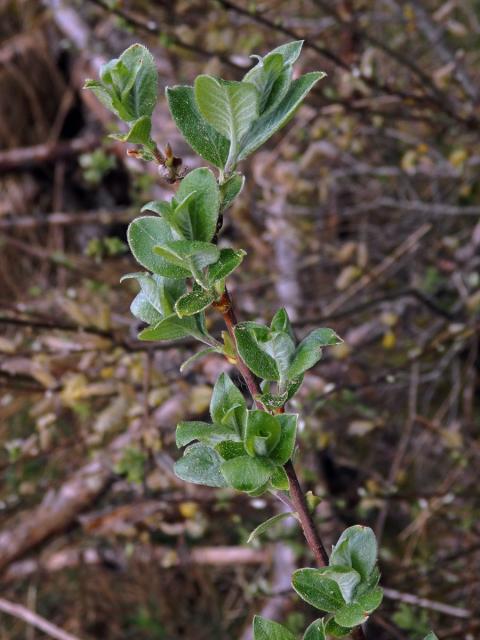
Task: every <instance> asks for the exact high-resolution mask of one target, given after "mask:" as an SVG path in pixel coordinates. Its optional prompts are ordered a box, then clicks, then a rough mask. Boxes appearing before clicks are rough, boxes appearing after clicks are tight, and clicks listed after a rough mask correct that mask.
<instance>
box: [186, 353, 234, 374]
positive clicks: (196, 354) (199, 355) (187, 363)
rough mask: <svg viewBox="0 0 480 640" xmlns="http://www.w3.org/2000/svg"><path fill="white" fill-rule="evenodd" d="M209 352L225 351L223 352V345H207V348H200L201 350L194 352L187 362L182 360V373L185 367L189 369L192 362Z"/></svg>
mask: <svg viewBox="0 0 480 640" xmlns="http://www.w3.org/2000/svg"><path fill="white" fill-rule="evenodd" d="M209 353H223V352H222V349H221V347H207V348H206V349H200V351H197V353H194V354H193V356H190V358H187V359H186V360H185V362H182V364H181V366H180V373H183V372H184V371H185V369H187V368H188V367H189V366H190V365H191V364H193V363H194V362H196V361H197V360H199V359H200V358H203V356H206V355H207V354H209Z"/></svg>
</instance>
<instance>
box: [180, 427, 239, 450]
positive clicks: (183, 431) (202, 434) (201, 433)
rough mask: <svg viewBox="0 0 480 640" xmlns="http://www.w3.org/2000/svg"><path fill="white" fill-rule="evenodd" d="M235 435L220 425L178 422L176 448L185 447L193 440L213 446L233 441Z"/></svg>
mask: <svg viewBox="0 0 480 640" xmlns="http://www.w3.org/2000/svg"><path fill="white" fill-rule="evenodd" d="M236 438H237V434H236V433H235V432H234V431H233V430H232V429H230V428H229V427H225V426H223V425H221V424H210V423H208V422H199V421H194V422H180V423H179V424H178V425H177V432H176V436H175V440H176V444H177V447H185V446H186V445H187V444H190V443H191V442H193V441H194V440H198V441H199V442H203V443H205V444H208V445H212V446H213V445H215V444H218V443H219V442H223V441H224V440H235V439H236Z"/></svg>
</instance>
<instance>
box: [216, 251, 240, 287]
mask: <svg viewBox="0 0 480 640" xmlns="http://www.w3.org/2000/svg"><path fill="white" fill-rule="evenodd" d="M245 255H246V252H245V251H243V249H238V250H236V251H235V250H234V249H220V258H219V259H218V260H217V262H216V263H215V264H212V265H210V266H209V267H208V281H209V283H210V284H211V285H213V284H215V282H218V281H220V280H224V279H225V278H226V277H227V276H228V275H230V274H231V273H232V272H233V271H235V269H236V268H237V267H238V266H240V264H241V263H242V260H243V258H244V256H245Z"/></svg>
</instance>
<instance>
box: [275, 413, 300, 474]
mask: <svg viewBox="0 0 480 640" xmlns="http://www.w3.org/2000/svg"><path fill="white" fill-rule="evenodd" d="M297 418H298V416H297V414H296V413H281V414H279V415H276V416H275V418H274V419H275V421H276V422H277V423H279V424H280V439H279V441H278V443H277V445H276V446H275V448H274V449H273V450H272V451H271V452H270V455H269V458H270V460H273V462H275V464H280V465H284V464H286V463H287V462H288V461H289V460H290V458H291V457H292V455H293V450H294V449H295V438H296V435H297Z"/></svg>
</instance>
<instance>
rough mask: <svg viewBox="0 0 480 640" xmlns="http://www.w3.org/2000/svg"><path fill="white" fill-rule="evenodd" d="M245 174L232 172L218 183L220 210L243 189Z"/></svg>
mask: <svg viewBox="0 0 480 640" xmlns="http://www.w3.org/2000/svg"><path fill="white" fill-rule="evenodd" d="M244 184H245V176H242V175H241V174H240V173H234V174H233V175H231V176H230V177H229V178H228V180H225V182H224V183H223V184H221V185H220V211H225V209H228V207H229V206H230V205H231V204H232V202H233V201H234V200H235V198H236V197H237V196H238V194H239V193H240V192H241V190H242V189H243V185H244Z"/></svg>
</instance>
